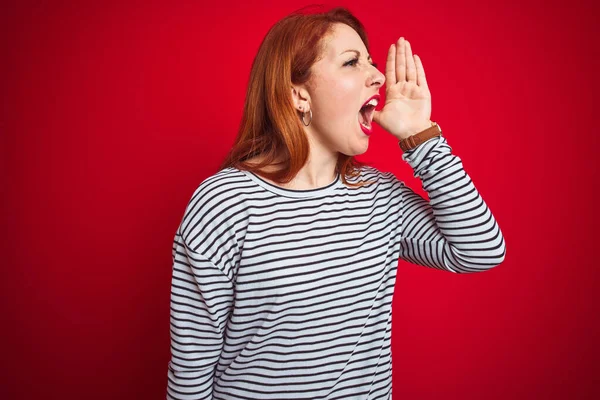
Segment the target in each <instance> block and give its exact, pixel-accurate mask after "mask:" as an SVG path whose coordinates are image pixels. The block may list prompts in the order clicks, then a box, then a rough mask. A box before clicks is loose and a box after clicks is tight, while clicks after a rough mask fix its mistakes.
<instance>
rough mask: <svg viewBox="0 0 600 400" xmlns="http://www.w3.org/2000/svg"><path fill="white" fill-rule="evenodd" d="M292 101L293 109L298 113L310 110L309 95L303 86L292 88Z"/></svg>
mask: <svg viewBox="0 0 600 400" xmlns="http://www.w3.org/2000/svg"><path fill="white" fill-rule="evenodd" d="M291 91H292V101H293V103H294V108H295V109H296V111H299V112H307V111H308V110H310V95H309V94H308V92H307V91H306V89H305V88H304V87H303V86H292V87H291Z"/></svg>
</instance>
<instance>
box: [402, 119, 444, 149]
mask: <svg viewBox="0 0 600 400" xmlns="http://www.w3.org/2000/svg"><path fill="white" fill-rule="evenodd" d="M430 122H431V126H430V127H428V128H426V129H424V130H422V131H420V132H417V133H416V134H414V135H410V136H408V137H406V138H404V139H401V140H399V141H398V146H400V148H401V149H402V150H403V151H408V150H412V149H414V148H415V147H417V146H419V145H420V144H421V143H424V142H426V141H427V140H429V139H432V138H434V137H436V136H440V135H441V134H442V130H441V128H440V127H439V125H438V124H437V123H435V122H433V121H430Z"/></svg>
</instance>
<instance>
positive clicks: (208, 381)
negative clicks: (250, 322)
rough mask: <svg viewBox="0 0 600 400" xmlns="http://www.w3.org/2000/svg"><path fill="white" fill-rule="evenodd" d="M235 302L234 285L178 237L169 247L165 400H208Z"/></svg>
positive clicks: (213, 265)
mask: <svg viewBox="0 0 600 400" xmlns="http://www.w3.org/2000/svg"><path fill="white" fill-rule="evenodd" d="M233 299H234V289H233V283H232V282H231V280H230V279H229V278H228V277H227V275H226V274H224V273H223V271H222V270H221V269H220V268H219V267H217V266H216V265H215V264H213V263H212V262H211V261H209V259H208V258H207V257H204V256H203V255H201V254H199V253H197V252H195V251H193V250H191V249H190V248H189V247H188V245H187V244H186V243H185V241H184V240H182V238H181V236H179V232H178V233H177V234H176V235H175V240H174V244H173V275H172V281H171V311H170V326H171V359H170V361H169V365H168V383H167V399H177V400H188V399H212V388H213V380H214V374H215V369H216V366H217V363H218V361H219V358H220V355H221V351H222V349H223V343H224V332H225V327H226V325H227V321H228V319H229V316H230V314H231V310H232V306H233Z"/></svg>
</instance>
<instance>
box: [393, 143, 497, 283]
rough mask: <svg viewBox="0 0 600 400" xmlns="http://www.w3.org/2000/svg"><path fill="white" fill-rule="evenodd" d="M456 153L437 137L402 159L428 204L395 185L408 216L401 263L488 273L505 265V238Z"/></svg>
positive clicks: (404, 223) (404, 219)
mask: <svg viewBox="0 0 600 400" xmlns="http://www.w3.org/2000/svg"><path fill="white" fill-rule="evenodd" d="M451 150H452V149H451V147H450V146H449V145H448V143H447V141H446V138H445V137H443V136H436V137H435V138H431V139H429V140H427V141H426V142H424V143H421V144H420V145H419V146H417V147H416V148H414V149H411V150H408V151H406V152H404V154H403V155H402V159H403V160H404V161H406V162H407V163H408V164H409V165H410V166H411V167H412V168H413V171H414V177H416V178H417V177H418V178H420V179H421V182H422V184H423V189H424V190H425V191H426V192H427V194H428V196H429V201H426V200H425V199H424V198H423V197H421V196H420V195H418V194H417V193H415V192H414V191H413V190H412V189H411V188H410V187H408V186H406V185H405V184H404V182H402V181H400V180H398V179H396V181H395V184H396V185H397V188H398V189H399V192H400V196H401V198H402V201H401V205H402V210H403V211H402V222H401V238H400V258H401V259H403V260H405V261H409V262H411V263H414V264H417V265H422V266H426V267H432V268H437V269H442V270H446V271H450V272H454V273H474V272H482V271H486V270H489V269H491V268H492V267H494V266H497V265H498V264H500V263H502V261H504V257H505V255H506V246H505V242H504V237H503V235H502V232H501V230H500V227H499V226H498V224H497V222H496V219H495V218H494V216H493V215H492V213H491V211H490V209H489V208H488V207H487V205H486V203H485V202H484V201H483V199H482V198H481V196H480V194H479V192H478V191H477V189H476V188H475V185H474V184H473V182H472V181H471V178H470V177H469V175H468V174H467V173H466V172H465V170H464V168H463V165H462V161H461V159H460V158H459V157H458V156H456V155H454V154H452V151H451Z"/></svg>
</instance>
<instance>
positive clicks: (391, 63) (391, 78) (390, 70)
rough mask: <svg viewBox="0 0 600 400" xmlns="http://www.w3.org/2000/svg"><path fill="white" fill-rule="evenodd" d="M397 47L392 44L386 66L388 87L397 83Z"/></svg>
mask: <svg viewBox="0 0 600 400" xmlns="http://www.w3.org/2000/svg"><path fill="white" fill-rule="evenodd" d="M395 67H396V45H395V44H392V45H391V46H390V49H389V50H388V57H387V62H386V64H385V80H386V82H387V83H388V85H393V84H395V83H396V70H395Z"/></svg>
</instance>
